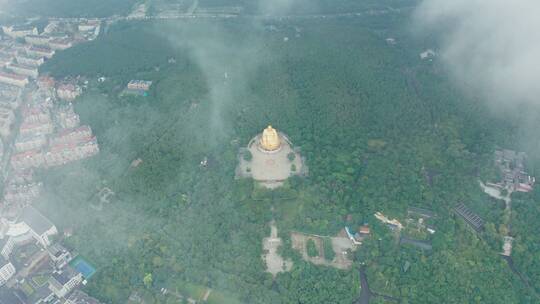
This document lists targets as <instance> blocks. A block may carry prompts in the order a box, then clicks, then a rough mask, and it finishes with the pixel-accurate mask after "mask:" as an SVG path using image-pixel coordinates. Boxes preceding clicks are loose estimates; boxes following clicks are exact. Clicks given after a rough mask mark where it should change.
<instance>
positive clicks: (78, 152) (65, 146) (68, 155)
mask: <svg viewBox="0 0 540 304" xmlns="http://www.w3.org/2000/svg"><path fill="white" fill-rule="evenodd" d="M98 153H99V146H98V144H97V140H96V138H95V137H91V138H89V139H85V140H84V141H79V142H69V143H59V144H54V145H52V144H51V146H50V148H49V150H48V151H47V152H46V153H45V155H44V157H45V162H46V164H47V166H49V167H50V166H60V165H64V164H67V163H69V162H72V161H76V160H80V159H83V158H87V157H91V156H94V155H96V154H98Z"/></svg>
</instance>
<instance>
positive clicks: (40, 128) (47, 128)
mask: <svg viewBox="0 0 540 304" xmlns="http://www.w3.org/2000/svg"><path fill="white" fill-rule="evenodd" d="M53 130H54V126H53V124H52V122H50V121H49V122H44V123H42V122H36V123H22V124H21V128H20V129H19V134H21V135H23V136H27V135H38V134H51V133H52V132H53Z"/></svg>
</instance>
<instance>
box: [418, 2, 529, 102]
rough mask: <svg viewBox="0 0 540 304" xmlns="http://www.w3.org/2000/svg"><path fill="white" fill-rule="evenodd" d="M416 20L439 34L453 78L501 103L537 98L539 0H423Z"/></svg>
mask: <svg viewBox="0 0 540 304" xmlns="http://www.w3.org/2000/svg"><path fill="white" fill-rule="evenodd" d="M415 20H416V23H417V25H418V26H419V27H420V28H422V29H423V30H426V31H431V32H437V33H438V34H439V35H440V36H441V37H442V39H443V40H442V45H441V57H442V59H443V60H444V62H445V64H446V65H447V66H448V68H449V70H450V71H451V72H452V73H453V76H455V77H456V79H457V80H458V82H460V83H464V84H466V85H467V86H472V88H473V89H475V90H476V91H478V92H480V93H482V94H483V96H484V97H485V98H486V99H487V100H490V101H493V102H496V104H497V105H500V104H506V105H508V104H517V103H528V104H531V103H537V104H540V34H539V32H538V31H539V29H540V1H539V0H515V1H507V0H424V1H423V2H422V3H421V4H420V6H419V7H418V9H417V11H416V13H415Z"/></svg>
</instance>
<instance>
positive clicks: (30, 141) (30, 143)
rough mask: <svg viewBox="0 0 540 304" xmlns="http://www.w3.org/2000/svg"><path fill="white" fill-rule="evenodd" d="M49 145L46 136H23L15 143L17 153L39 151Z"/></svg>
mask: <svg viewBox="0 0 540 304" xmlns="http://www.w3.org/2000/svg"><path fill="white" fill-rule="evenodd" d="M46 145H47V137H46V136H45V135H44V134H36V135H22V136H18V137H17V140H16V141H15V150H16V152H26V151H30V150H39V149H41V148H43V147H44V146H46Z"/></svg>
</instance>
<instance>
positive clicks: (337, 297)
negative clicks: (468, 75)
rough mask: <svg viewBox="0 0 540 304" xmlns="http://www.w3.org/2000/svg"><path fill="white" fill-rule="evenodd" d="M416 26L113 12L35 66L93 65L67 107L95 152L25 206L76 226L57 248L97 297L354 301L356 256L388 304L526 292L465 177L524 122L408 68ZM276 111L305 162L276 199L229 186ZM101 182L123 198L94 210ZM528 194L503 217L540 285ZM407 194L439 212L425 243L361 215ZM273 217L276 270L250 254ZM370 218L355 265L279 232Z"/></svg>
mask: <svg viewBox="0 0 540 304" xmlns="http://www.w3.org/2000/svg"><path fill="white" fill-rule="evenodd" d="M201 2H203V1H202V0H201ZM409 21H410V19H409V14H408V13H407V14H405V13H402V12H400V11H396V12H389V13H386V14H385V15H382V16H379V15H371V16H363V17H361V18H356V17H347V18H328V19H324V20H322V19H321V20H310V19H301V18H300V19H286V20H273V19H270V20H265V21H264V22H262V23H256V24H254V23H253V22H252V20H251V19H249V18H236V19H231V20H199V19H193V20H180V21H171V22H155V21H148V22H122V23H119V24H116V25H114V26H112V27H111V28H110V29H109V31H108V32H107V33H106V34H105V35H103V36H101V37H100V38H98V39H97V40H95V41H93V42H90V43H88V44H84V45H79V46H77V47H74V48H72V49H69V50H66V51H63V52H60V53H59V54H58V55H56V56H55V57H54V58H53V59H52V60H50V61H48V62H47V63H46V64H45V65H44V66H43V68H42V71H43V72H49V73H51V74H52V75H53V76H56V77H63V76H68V75H72V76H76V75H82V76H83V77H87V79H88V81H89V88H88V90H87V91H86V92H85V94H84V96H82V97H81V98H80V99H78V100H77V101H76V105H75V107H76V110H77V112H78V113H80V114H81V119H82V121H83V122H84V123H85V124H89V125H91V126H92V128H93V130H94V132H95V133H96V135H97V138H98V140H99V142H100V147H102V148H101V153H100V154H99V156H97V157H96V158H94V159H91V160H89V161H85V162H82V163H80V164H76V165H72V166H68V167H65V168H62V169H54V170H50V171H48V172H47V173H46V174H47V178H46V179H44V180H45V181H46V182H45V187H46V188H47V190H48V191H47V195H48V200H47V201H44V202H43V203H42V205H41V206H38V207H40V208H41V209H42V210H43V211H44V212H45V213H47V215H48V216H50V217H51V219H53V221H54V222H55V223H58V225H59V226H60V227H61V228H62V227H74V228H75V234H74V235H73V237H71V238H70V239H68V242H69V245H70V246H71V247H73V248H75V249H77V251H78V252H80V253H81V254H83V255H84V256H85V257H87V258H88V259H89V260H91V261H92V262H93V263H94V264H95V265H96V266H97V268H98V272H97V274H96V275H95V277H93V278H92V280H90V282H89V285H88V287H87V290H88V291H89V292H90V293H91V294H92V295H93V296H96V297H98V298H100V299H102V300H104V301H105V302H107V303H122V302H124V301H125V299H126V298H127V297H128V296H129V295H130V294H131V292H133V291H137V292H139V293H141V294H144V295H145V297H146V298H147V299H148V303H168V302H166V301H173V299H171V298H168V299H167V297H166V296H164V295H163V294H161V293H160V292H159V290H161V288H168V289H169V290H177V291H178V292H182V293H187V294H190V293H195V291H194V290H197V289H198V288H203V287H204V288H206V287H211V288H212V289H213V290H216V291H218V292H222V294H221V296H222V300H221V302H219V300H216V302H214V303H236V302H241V303H347V304H349V303H352V302H353V301H354V300H355V299H356V298H357V297H358V294H359V290H358V286H359V281H358V274H357V273H356V271H355V269H357V267H359V266H360V265H361V264H365V265H366V268H367V273H368V278H369V281H370V284H371V286H372V288H373V290H375V291H377V292H379V293H383V294H387V295H391V296H394V297H396V298H399V299H401V303H415V304H417V303H436V302H440V301H443V302H444V303H535V301H536V298H535V297H534V295H533V293H532V292H531V290H530V289H528V288H526V287H525V285H524V284H523V283H522V282H521V281H520V280H519V278H518V277H517V276H516V275H514V274H513V273H512V271H511V270H510V269H509V268H508V266H507V265H506V263H505V262H504V260H502V259H501V257H500V256H499V254H498V252H500V248H501V244H500V239H501V238H500V235H499V234H500V232H499V231H498V230H497V228H498V227H500V225H501V223H502V214H503V211H502V208H501V204H500V203H499V202H497V201H493V200H491V199H489V197H487V196H486V195H485V194H484V193H482V191H481V189H480V188H479V186H478V179H479V178H481V179H485V178H492V177H494V176H496V173H495V171H494V170H493V164H492V160H493V152H494V150H495V148H496V147H497V146H505V147H514V146H517V145H518V139H517V138H516V136H515V134H516V132H517V131H519V130H521V129H520V123H519V121H516V120H511V119H502V118H500V117H499V116H497V115H494V114H493V113H492V112H490V111H489V110H487V109H486V108H485V107H484V106H483V104H482V103H481V102H478V100H476V98H475V97H474V96H473V97H471V96H465V95H464V94H461V93H459V92H460V91H459V90H458V89H457V88H456V86H454V85H453V83H452V82H451V81H450V80H449V79H448V77H447V76H446V75H447V74H446V73H445V69H444V67H443V66H442V65H441V63H440V62H439V61H438V60H437V58H435V59H434V60H432V61H430V60H421V59H420V57H419V53H420V52H422V51H424V50H425V49H426V48H428V47H435V46H433V42H432V39H425V40H421V41H418V40H415V39H413V38H411V36H410V33H409V31H408V30H407V29H408V25H409ZM285 38H287V39H285ZM388 38H394V39H395V42H396V43H395V44H394V43H389V42H388V40H387V39H388ZM171 59H172V60H171ZM225 73H226V74H227V77H225V76H224V75H225ZM222 75H223V76H222ZM98 77H105V81H104V82H100V83H98V81H97V78H98ZM130 79H147V80H152V81H153V82H154V83H153V86H152V89H151V91H150V94H149V96H147V97H140V96H138V97H136V96H124V95H122V94H121V92H122V90H123V88H124V87H125V85H126V83H127V81H129V80H130ZM269 123H271V124H272V125H274V126H275V127H276V128H278V129H279V130H282V131H284V132H286V133H287V134H288V135H289V137H290V138H291V140H292V142H293V143H295V144H296V145H298V146H300V147H301V148H302V153H303V155H304V156H305V157H306V160H307V165H308V166H309V169H310V174H309V177H307V178H306V179H296V178H295V179H291V180H290V181H289V182H288V183H287V184H286V185H285V187H283V188H281V189H279V190H276V191H267V190H263V189H261V188H260V187H258V186H257V185H255V184H254V183H253V182H252V181H249V180H235V179H234V169H235V166H236V163H237V156H236V153H237V151H238V148H239V147H241V146H243V145H245V144H247V142H248V140H249V139H251V138H252V137H253V136H254V135H255V134H257V133H258V132H260V130H262V128H263V127H265V126H266V125H267V124H269ZM205 158H206V159H208V167H201V166H200V162H201V160H203V159H205ZM136 159H140V160H142V163H141V164H140V165H139V166H137V167H136V168H134V167H132V166H130V164H132V161H133V160H136ZM532 163H533V164H534V158H533V159H532ZM533 170H534V168H533ZM66 176H69V177H70V178H67V179H66V178H65V177H66ZM104 186H107V187H109V188H111V189H112V190H113V191H114V192H115V193H116V196H115V199H114V201H113V203H111V204H110V205H107V206H105V209H104V210H103V211H96V210H94V209H92V208H91V207H90V206H91V205H92V203H93V201H92V199H93V198H95V196H94V194H95V191H96V189H98V188H101V187H104ZM539 194H540V192H539V191H538V190H535V192H534V193H533V194H525V195H522V196H521V197H520V198H519V199H520V200H519V202H520V203H519V204H518V207H517V209H518V212H517V214H516V215H515V217H516V218H515V223H516V224H515V229H516V233H519V234H520V239H519V240H518V241H517V244H518V245H517V247H516V249H517V253H516V255H517V258H516V265H517V267H518V268H519V269H521V271H523V272H524V273H525V274H526V275H527V276H528V277H529V278H530V282H531V284H532V285H533V287H534V288H536V289H540V285H539V283H538V282H540V280H535V278H538V276H539V275H540V270H539V269H538V267H537V265H536V262H535V261H536V260H535V259H534V258H533V256H534V253H533V254H532V255H531V253H530V252H531V250H532V249H534V248H536V247H537V246H538V245H537V244H538V242H537V241H538V238H537V237H535V235H537V234H536V233H532V232H533V230H532V229H534V227H535V225H530V226H529V225H528V224H529V222H528V221H531V218H530V217H531V214H540V211H538V207H537V205H534V201H535V198H538V195H539ZM458 202H466V203H467V205H468V206H469V207H470V208H471V209H473V210H474V211H475V212H477V213H478V214H480V215H481V216H482V217H483V218H484V219H485V220H486V222H487V225H486V227H489V229H486V232H485V233H482V234H476V233H474V232H472V231H471V230H470V229H469V228H468V227H467V226H466V225H465V224H464V223H463V222H462V221H461V220H459V219H458V218H456V217H455V216H454V214H453V212H452V208H453V207H454V206H455V205H456V204H457V203H458ZM410 206H417V207H423V208H427V209H430V210H433V211H434V212H435V213H437V215H438V217H437V220H436V222H435V223H434V227H435V230H436V231H437V232H436V233H435V234H434V235H433V237H432V238H430V242H431V243H432V245H433V248H432V250H431V251H422V250H419V249H417V248H415V247H409V246H407V245H405V246H401V245H399V244H398V243H397V241H396V239H395V236H394V234H393V233H392V232H391V231H390V230H389V229H387V227H386V226H383V225H381V224H380V223H379V222H378V221H377V220H376V219H375V218H374V217H373V214H374V213H375V212H377V211H382V212H384V213H385V214H387V215H388V216H389V217H391V218H400V219H403V218H405V216H406V213H407V212H406V211H407V208H408V207H410ZM47 210H49V212H47ZM51 210H62V213H61V214H58V213H57V212H52V211H51ZM81 214H84V216H81ZM272 218H275V219H276V223H277V225H278V227H279V229H280V236H281V237H282V238H283V239H284V245H283V246H282V248H281V250H280V251H281V254H282V255H283V256H285V257H287V258H291V259H292V260H293V261H294V266H293V269H292V271H291V272H287V273H283V274H280V275H278V276H277V277H276V278H275V279H273V278H272V277H271V275H270V274H267V273H266V272H265V271H264V270H265V265H264V263H263V261H262V260H261V255H262V253H263V252H262V246H261V244H262V243H261V242H262V239H263V237H265V236H268V235H269V233H270V232H269V230H270V229H269V227H268V225H267V223H268V222H269V221H270V220H271V219H272ZM363 223H369V225H370V226H371V227H372V236H371V238H370V239H369V240H368V241H366V242H365V243H364V244H363V245H362V246H361V248H360V249H359V250H358V251H356V253H355V264H354V267H353V270H350V271H340V270H335V269H333V268H328V267H317V266H314V265H312V264H310V263H307V262H304V261H303V260H302V259H301V257H300V256H299V254H298V253H296V252H295V251H293V250H292V249H291V247H290V234H289V232H291V231H302V232H306V233H314V234H319V235H335V234H336V233H338V232H339V231H340V230H341V229H342V228H343V227H344V226H345V225H350V226H357V225H360V224H363ZM405 265H408V266H405ZM149 274H151V278H153V280H152V282H151V284H148V283H146V284H145V280H144V278H145V277H148V275H149ZM146 282H148V280H146ZM225 298H226V299H227V300H223V299H225ZM227 301H230V302H227ZM377 301H380V298H376V299H375V303H377Z"/></svg>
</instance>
